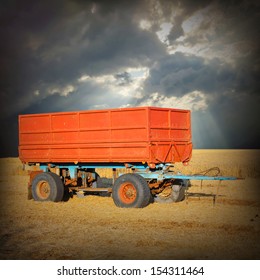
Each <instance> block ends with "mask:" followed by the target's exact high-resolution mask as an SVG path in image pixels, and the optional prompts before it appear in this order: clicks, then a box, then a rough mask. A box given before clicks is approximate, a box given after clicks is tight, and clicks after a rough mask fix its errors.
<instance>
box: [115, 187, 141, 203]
mask: <svg viewBox="0 0 260 280" xmlns="http://www.w3.org/2000/svg"><path fill="white" fill-rule="evenodd" d="M136 196H137V192H136V188H135V186H134V185H133V184H132V183H129V182H126V183H124V184H122V185H121V186H120V188H119V197H120V199H121V201H122V202H123V203H125V204H130V203H132V202H134V201H135V199H136Z"/></svg>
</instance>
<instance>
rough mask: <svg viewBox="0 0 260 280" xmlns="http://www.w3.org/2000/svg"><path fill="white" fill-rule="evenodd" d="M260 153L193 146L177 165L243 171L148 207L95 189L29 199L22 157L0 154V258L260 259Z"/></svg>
mask: <svg viewBox="0 0 260 280" xmlns="http://www.w3.org/2000/svg"><path fill="white" fill-rule="evenodd" d="M259 155H260V151H259V150H194V151H193V157H192V160H191V162H190V165H189V166H188V167H184V166H182V165H181V164H176V165H175V168H176V169H178V170H181V172H182V173H184V174H193V173H200V172H201V171H203V170H206V169H209V168H211V167H219V168H220V171H221V174H222V175H229V176H238V177H244V178H245V179H244V180H237V181H223V182H221V184H219V182H218V181H214V182H212V181H205V182H204V183H203V185H201V183H200V181H192V182H191V183H192V186H191V188H190V189H189V190H188V196H187V198H186V200H185V201H183V202H180V203H169V204H168V203H167V204H160V203H152V204H150V205H148V206H147V207H146V208H143V209H123V208H117V207H116V206H115V205H114V203H113V200H112V198H111V197H99V196H92V195H89V196H86V197H84V198H78V197H74V198H72V199H70V200H69V201H67V202H60V203H52V202H44V203H41V202H36V201H33V200H28V199H27V183H28V175H27V171H26V170H23V168H22V164H21V162H20V161H19V159H18V158H4V159H0V166H1V168H0V192H1V193H0V207H1V212H0V222H1V230H0V259H94V260H95V259H99V260H100V259H101V260H102V259H259V258H260V244H259V236H260V186H259V178H260V173H259V164H258V163H259ZM98 172H99V174H100V176H101V177H107V178H109V177H111V176H112V173H111V171H110V170H107V169H103V170H99V171H98ZM217 192H218V196H217V197H216V193H217ZM216 198H217V199H216Z"/></svg>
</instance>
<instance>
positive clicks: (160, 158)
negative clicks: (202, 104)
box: [19, 107, 192, 166]
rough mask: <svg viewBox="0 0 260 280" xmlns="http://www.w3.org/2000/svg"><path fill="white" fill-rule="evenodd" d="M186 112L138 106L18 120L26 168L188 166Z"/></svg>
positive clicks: (189, 124)
mask: <svg viewBox="0 0 260 280" xmlns="http://www.w3.org/2000/svg"><path fill="white" fill-rule="evenodd" d="M191 154H192V142H191V118H190V111H189V110H179V109H170V108H157V107H136V108H122V109H107V110H88V111H78V112H62V113H47V114H28V115H20V116H19V157H20V159H21V161H22V162H24V163H65V162H66V163H75V164H80V163H90V162H95V163H113V162H117V163H118V162H120V163H134V162H140V163H147V164H149V165H150V166H153V165H155V164H158V163H174V162H183V163H186V162H188V161H189V160H190V158H191Z"/></svg>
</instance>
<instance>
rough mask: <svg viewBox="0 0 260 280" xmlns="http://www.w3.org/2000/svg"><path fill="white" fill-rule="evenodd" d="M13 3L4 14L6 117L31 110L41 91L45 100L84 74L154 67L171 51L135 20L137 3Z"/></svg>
mask: <svg viewBox="0 0 260 280" xmlns="http://www.w3.org/2000/svg"><path fill="white" fill-rule="evenodd" d="M12 3H15V4H6V5H5V6H4V9H3V10H2V11H3V13H2V23H3V24H2V26H3V27H2V28H1V34H0V35H1V38H2V39H3V42H4V43H5V44H4V45H2V48H1V51H2V52H1V53H2V55H1V65H3V67H2V68H1V77H2V86H1V96H2V102H3V103H4V104H6V105H8V106H7V107H6V109H4V111H3V112H2V116H5V115H8V114H9V113H14V112H15V111H17V110H23V109H25V108H26V107H28V105H30V104H31V103H32V102H34V100H35V96H33V92H35V91H36V90H39V92H40V93H41V95H40V96H38V99H39V98H44V97H46V95H48V89H49V88H51V87H56V88H62V87H64V86H66V85H69V84H72V85H73V84H74V83H75V82H76V81H77V79H78V78H79V77H80V76H81V75H86V74H87V75H100V74H108V73H114V72H120V70H121V68H125V67H137V66H140V65H149V64H150V63H151V60H153V59H157V58H159V57H160V56H162V55H163V54H164V53H165V49H164V47H163V45H162V44H161V42H159V41H158V39H157V37H156V35H155V34H153V33H151V32H147V31H143V30H141V29H140V28H138V25H137V24H136V23H135V22H134V21H133V20H132V16H133V14H132V13H131V11H132V12H133V13H134V12H135V11H136V9H137V7H139V6H137V3H136V2H133V3H131V5H130V4H126V3H127V1H119V2H113V3H112V2H111V3H110V4H109V5H108V4H107V2H102V1H101V2H97V3H94V2H92V1H61V2H60V1H55V2H54V3H53V2H52V1H44V2H39V1H31V2H30V1H17V3H16V2H12ZM123 3H124V4H126V5H125V6H123ZM129 9H130V10H129ZM14 100H15V104H13V101H14Z"/></svg>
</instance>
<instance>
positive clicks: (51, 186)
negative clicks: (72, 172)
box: [32, 172, 64, 202]
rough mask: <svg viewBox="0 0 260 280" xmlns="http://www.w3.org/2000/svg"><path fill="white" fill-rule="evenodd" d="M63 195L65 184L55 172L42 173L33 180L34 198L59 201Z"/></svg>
mask: <svg viewBox="0 0 260 280" xmlns="http://www.w3.org/2000/svg"><path fill="white" fill-rule="evenodd" d="M63 195H64V185H63V183H62V181H61V179H60V177H59V176H58V175H57V174H55V173H51V172H48V173H47V172H44V173H40V174H39V175H37V176H36V177H35V178H34V179H33V181H32V197H33V199H34V200H37V201H54V202H58V201H61V200H62V199H63Z"/></svg>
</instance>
